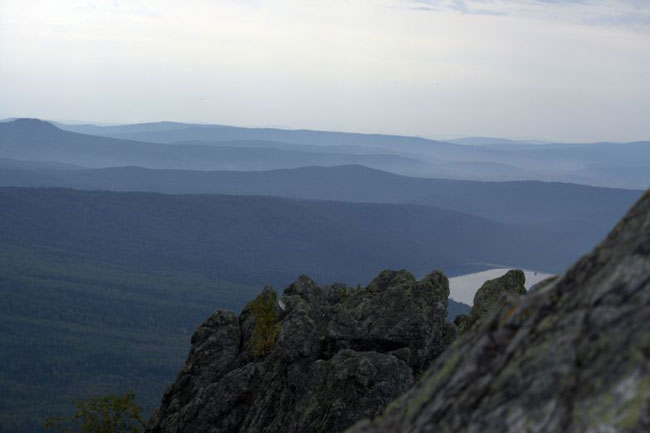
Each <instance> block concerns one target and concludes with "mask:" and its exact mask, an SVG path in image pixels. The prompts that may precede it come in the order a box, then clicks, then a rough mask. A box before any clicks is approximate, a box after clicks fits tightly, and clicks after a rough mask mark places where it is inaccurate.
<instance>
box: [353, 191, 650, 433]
mask: <svg viewBox="0 0 650 433" xmlns="http://www.w3.org/2000/svg"><path fill="white" fill-rule="evenodd" d="M648 431H650V191H648V192H646V194H645V195H644V196H643V197H642V198H641V200H640V201H639V202H638V203H637V204H636V205H635V206H634V207H633V208H632V209H631V210H630V211H629V213H628V214H627V216H626V217H625V218H624V219H623V220H622V221H621V222H620V223H619V224H618V225H617V226H616V227H615V228H614V229H613V231H612V232H611V233H610V234H609V236H608V237H607V238H606V239H605V240H604V241H603V242H602V243H601V244H600V245H599V246H598V247H597V248H596V249H595V250H594V251H593V252H591V253H590V254H589V255H587V256H585V257H584V258H582V259H581V260H579V261H578V262H577V263H576V264H575V265H574V266H572V267H571V268H570V269H569V270H568V271H567V272H566V273H565V274H564V275H562V276H561V277H559V278H558V279H556V280H549V281H547V282H545V283H544V284H542V285H540V286H539V287H538V288H537V289H536V290H535V291H533V292H531V293H530V294H529V295H527V296H522V297H511V298H510V299H507V300H506V301H505V302H503V304H502V305H501V306H500V307H499V308H497V309H496V310H495V311H494V312H493V313H491V314H488V315H487V316H486V317H485V318H484V319H483V320H481V323H480V324H479V325H477V326H476V327H474V328H472V329H471V330H470V331H469V332H466V333H465V334H463V335H462V336H461V337H460V338H459V339H458V340H456V342H455V343H454V344H453V345H452V346H451V347H450V348H449V349H448V350H447V351H446V352H445V353H444V354H443V355H442V356H440V357H439V358H438V359H437V360H436V361H435V362H434V363H433V365H432V366H431V367H430V369H429V370H428V371H427V372H426V373H425V375H423V377H422V378H421V380H420V381H419V382H418V383H417V384H416V385H415V386H414V388H413V389H411V390H410V391H408V392H407V393H406V394H405V395H403V396H402V397H401V398H399V399H398V400H397V401H396V402H394V403H392V404H391V405H390V406H389V408H388V409H387V410H386V412H385V413H384V414H383V415H382V416H380V417H378V418H376V419H375V420H374V421H362V422H360V423H359V424H357V425H356V426H355V427H354V428H352V429H350V432H351V433H370V432H404V433H409V432H412V433H415V432H417V433H420V432H440V433H445V432H481V433H492V432H494V433H497V432H498V433H504V432H512V433H520V432H528V433H536V432H540V433H541V432H545V433H546V432H567V433H569V432H570V433H573V432H576V433H577V432H593V433H596V432H608V433H609V432H639V433H641V432H643V433H647V432H648Z"/></svg>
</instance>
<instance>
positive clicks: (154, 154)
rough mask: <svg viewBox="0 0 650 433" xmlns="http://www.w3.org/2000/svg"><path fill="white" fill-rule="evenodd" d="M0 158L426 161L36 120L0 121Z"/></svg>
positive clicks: (163, 164)
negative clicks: (78, 128)
mask: <svg viewBox="0 0 650 433" xmlns="http://www.w3.org/2000/svg"><path fill="white" fill-rule="evenodd" d="M0 158H5V159H16V160H38V161H42V162H57V163H64V164H72V165H80V166H85V167H109V166H120V165H138V166H142V167H149V168H185V169H200V170H215V169H229V170H264V169H267V170H268V169H273V168H290V167H301V166H305V165H324V166H329V165H341V164H363V165H367V166H370V167H375V168H381V169H386V170H391V171H409V170H419V169H422V168H423V167H425V166H426V164H424V163H422V162H420V161H418V160H415V159H411V158H408V157H405V156H399V155H391V154H365V155H356V154H345V153H331V152H325V153H315V152H313V151H299V150H287V149H281V148H275V147H270V146H257V147H250V146H211V145H171V144H170V145H160V144H156V143H144V142H137V141H130V140H119V139H114V138H108V137H99V136H94V135H86V134H77V133H73V132H69V131H64V130H62V129H59V128H57V127H56V126H54V125H52V124H50V123H48V122H43V121H40V120H36V119H18V120H14V121H11V122H5V123H0Z"/></svg>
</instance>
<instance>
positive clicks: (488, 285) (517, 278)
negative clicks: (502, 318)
mask: <svg viewBox="0 0 650 433" xmlns="http://www.w3.org/2000/svg"><path fill="white" fill-rule="evenodd" d="M525 284H526V276H525V275H524V272H523V271H521V270H512V271H508V272H506V274H505V275H503V276H502V277H499V278H494V279H492V280H488V281H486V282H485V283H483V285H482V286H481V287H480V288H479V289H478V290H477V291H476V294H475V295H474V302H473V304H472V309H471V311H470V313H469V315H467V316H465V315H459V316H456V319H454V324H455V325H456V326H457V327H458V331H459V332H460V333H463V332H465V331H467V330H468V329H471V327H472V326H474V325H475V324H476V323H477V322H478V321H479V320H480V319H481V318H482V317H484V316H485V315H486V314H488V313H489V312H490V311H492V310H493V309H494V308H496V307H497V306H498V304H499V301H501V298H502V297H503V296H505V295H507V294H513V295H524V294H526V287H525V286H524V285H525Z"/></svg>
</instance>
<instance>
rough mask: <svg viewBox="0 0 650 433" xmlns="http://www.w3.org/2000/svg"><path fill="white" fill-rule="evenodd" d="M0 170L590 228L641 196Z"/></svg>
mask: <svg viewBox="0 0 650 433" xmlns="http://www.w3.org/2000/svg"><path fill="white" fill-rule="evenodd" d="M0 168H2V171H0V186H47V187H67V188H77V189H86V190H113V191H148V192H162V193H173V194H184V193H218V194H233V195H268V196H277V197H289V198H303V199H317V200H335V201H348V202H375V203H396V204H399V203H410V204H424V205H431V206H436V207H439V208H446V209H450V210H455V211H459V212H463V213H467V214H472V215H476V216H480V217H484V218H489V219H492V220H496V221H502V222H511V223H539V222H554V223H559V222H560V221H569V222H576V221H582V222H584V223H586V224H595V225H597V226H598V227H601V228H602V230H607V228H608V227H610V226H611V225H612V224H613V223H614V222H615V221H617V220H618V219H619V218H620V217H621V215H622V214H623V213H624V212H625V210H626V209H627V208H629V206H630V205H631V204H632V203H633V202H634V201H635V200H636V199H637V198H638V197H639V196H640V195H641V194H642V191H639V190H626V189H614V188H602V187H591V186H584V185H576V184H568V183H548V182H538V181H526V182H477V181H459V180H447V179H423V178H414V177H406V176H400V175H396V174H392V173H387V172H384V171H380V170H375V169H371V168H367V167H363V166H358V165H348V166H337V167H316V166H311V167H302V168H296V169H281V170H271V171H190V170H156V169H145V168H141V167H113V168H102V169H79V168H71V169H69V168H68V169H66V168H67V167H66V166H54V167H51V166H50V165H49V164H44V163H37V162H35V163H30V162H28V161H13V160H7V159H5V160H2V159H0ZM604 233H605V232H603V233H601V235H603V234H604ZM596 239H597V238H596ZM596 239H594V241H595V240H596Z"/></svg>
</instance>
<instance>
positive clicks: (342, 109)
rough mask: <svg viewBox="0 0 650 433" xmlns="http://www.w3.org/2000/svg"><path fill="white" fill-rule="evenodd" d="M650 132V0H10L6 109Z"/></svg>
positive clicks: (377, 126) (473, 130) (2, 53)
mask: <svg viewBox="0 0 650 433" xmlns="http://www.w3.org/2000/svg"><path fill="white" fill-rule="evenodd" d="M8 117H37V118H42V119H50V120H60V121H73V122H77V121H86V122H95V123H98V122H101V123H136V122H147V121H160V120H173V121H183V122H196V123H218V124H227V125H238V126H265V127H282V128H291V129H303V128H304V129H321V130H337V131H352V132H375V133H390V134H401V135H418V136H424V137H429V138H438V139H440V138H451V137H462V136H492V137H506V138H515V139H540V140H555V141H571V142H578V141H606V140H609V141H634V140H650V0H422V1H416V0H386V1H382V0H375V1H361V0H359V1H357V0H347V1H344V0H324V1H312V0H301V1H295V0H238V1H234V0H188V1H169V0H151V1H145V0H133V1H124V0H95V1H76V0H50V1H35V0H0V118H8Z"/></svg>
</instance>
